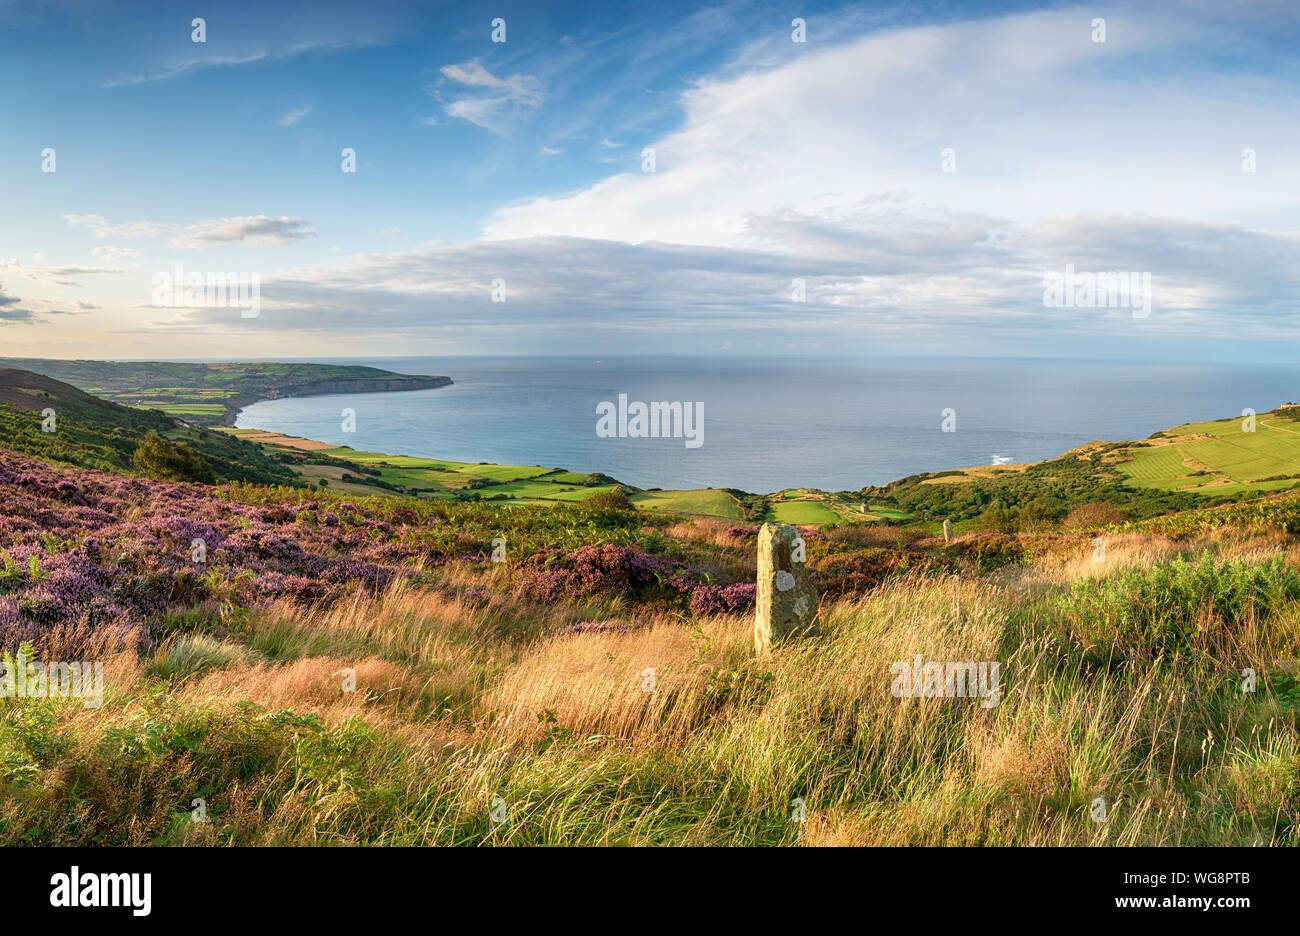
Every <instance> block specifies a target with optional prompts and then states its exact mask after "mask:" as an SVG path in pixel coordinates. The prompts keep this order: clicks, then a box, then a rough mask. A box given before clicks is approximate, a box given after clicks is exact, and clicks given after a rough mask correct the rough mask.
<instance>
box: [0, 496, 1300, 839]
mask: <svg viewBox="0 0 1300 936" xmlns="http://www.w3.org/2000/svg"><path fill="white" fill-rule="evenodd" d="M679 526H680V527H681V529H678V528H676V527H674V528H672V530H671V531H670V532H671V535H677V536H687V535H690V536H710V535H713V533H712V532H711V529H712V525H711V524H709V523H708V522H707V521H706V522H703V523H690V524H682V525H679ZM1291 549H1293V547H1292V546H1291V543H1290V541H1289V540H1287V539H1280V538H1278V537H1276V536H1268V537H1264V536H1248V535H1237V536H1231V535H1226V534H1216V536H1214V537H1209V538H1206V539H1205V540H1202V541H1199V542H1197V543H1191V544H1189V543H1186V542H1183V543H1177V542H1174V541H1172V540H1169V539H1165V538H1161V537H1144V536H1140V535H1137V534H1114V535H1111V536H1108V537H1107V561H1106V562H1105V563H1093V562H1092V561H1091V556H1090V553H1085V554H1083V555H1079V556H1063V557H1047V558H1044V559H1043V560H1041V561H1039V562H1037V563H1036V564H1033V565H1022V566H1013V567H1010V568H1008V569H1005V570H1002V571H1001V572H1000V573H999V574H997V575H994V576H991V577H989V578H988V579H985V580H975V579H971V578H966V577H959V576H946V577H940V578H919V577H909V578H901V579H897V580H894V581H893V582H892V584H890V585H887V586H885V587H882V588H880V589H878V590H876V591H875V592H873V593H871V594H870V595H867V596H865V597H860V598H855V599H851V600H839V601H828V602H826V603H824V604H823V607H822V612H821V614H822V635H821V636H820V637H818V638H815V639H810V640H807V641H803V642H800V643H792V644H787V645H784V646H780V647H778V648H777V650H776V651H775V652H774V653H772V654H771V655H770V656H768V657H765V658H763V659H754V658H753V657H752V650H751V647H752V643H751V627H752V621H751V620H750V619H749V618H748V617H747V616H718V617H713V618H708V619H705V620H698V621H688V620H682V619H679V618H677V617H669V616H663V615H660V616H655V615H649V616H647V615H646V614H644V613H639V614H638V615H637V619H638V621H639V622H640V623H641V624H643V625H644V626H641V627H636V628H633V629H631V630H629V631H628V632H626V633H618V632H585V633H577V634H569V633H562V629H563V627H564V626H565V625H566V624H571V623H575V622H577V621H582V620H591V619H593V618H595V619H599V620H604V621H610V622H612V623H624V624H627V623H631V617H630V616H629V615H626V614H625V613H623V612H624V610H625V609H624V608H623V606H622V603H621V602H619V601H607V602H603V603H599V604H598V605H583V606H572V605H560V606H535V605H528V604H525V603H522V602H520V601H519V600H518V599H517V598H513V597H510V596H509V595H508V593H507V592H506V591H505V590H504V589H503V586H504V584H505V579H504V578H503V577H502V574H501V571H500V570H491V569H489V570H479V569H469V568H460V567H456V566H452V567H448V568H447V569H446V570H445V574H442V575H441V577H440V578H439V580H438V581H437V587H436V588H428V587H418V586H408V585H395V586H394V587H392V588H391V589H389V590H388V591H387V592H386V593H385V594H384V595H383V596H381V597H380V598H377V599H366V598H364V597H356V598H353V599H350V600H349V601H347V602H342V603H339V604H336V605H334V606H332V607H328V608H316V609H303V608H300V607H296V606H294V605H292V604H289V603H279V604H275V605H273V606H271V607H269V608H266V609H263V610H262V611H260V612H258V613H256V614H254V615H253V617H252V619H251V620H250V621H249V622H248V626H247V630H246V631H245V632H241V633H238V634H231V635H227V636H223V637H221V638H219V639H218V638H212V637H206V636H202V635H188V636H185V635H183V636H178V637H176V638H174V639H172V640H169V641H168V642H167V643H166V644H165V645H164V646H163V647H161V648H160V649H159V651H158V653H157V655H156V658H155V659H154V660H153V661H150V660H147V659H142V658H140V657H137V656H135V655H134V654H131V653H124V654H119V655H117V656H115V657H113V658H112V659H111V660H110V665H109V666H108V667H106V670H107V672H108V673H109V691H108V693H107V696H106V699H105V704H104V705H103V707H102V708H99V709H84V708H81V707H74V706H69V705H63V706H53V705H51V706H49V707H48V712H49V716H48V719H47V720H45V721H42V719H43V718H45V716H44V715H42V716H40V717H37V716H38V714H39V713H38V712H36V710H35V709H32V710H31V711H30V712H28V713H27V714H25V715H24V716H23V717H24V719H26V720H25V721H24V722H22V724H24V725H26V726H27V727H26V728H24V729H22V730H24V731H26V732H28V734H27V735H20V734H15V733H14V732H16V731H18V730H19V729H18V728H16V727H15V725H17V724H18V723H17V722H14V721H12V720H9V721H4V722H0V732H3V733H0V741H2V742H3V744H4V745H6V747H5V750H7V751H10V752H11V756H10V757H9V760H7V761H5V762H4V763H5V765H6V766H5V768H4V769H6V770H8V771H10V772H11V774H10V777H11V779H10V781H9V782H10V783H11V784H12V783H13V782H14V781H13V780H12V778H13V777H15V776H18V777H22V778H24V779H23V781H22V784H20V785H19V786H17V787H10V788H11V789H13V790H18V791H19V792H17V793H15V794H13V795H10V796H8V797H5V798H0V829H5V830H10V831H8V832H6V833H4V836H5V837H9V838H12V836H13V834H14V833H13V832H12V830H13V829H17V828H27V829H33V828H34V829H37V830H39V831H40V840H42V841H49V842H70V841H97V842H103V843H107V842H110V841H111V842H121V843H150V842H156V843H171V844H194V845H200V844H222V843H242V844H306V843H315V844H360V843H372V844H431V843H442V844H463V843H468V844H491V843H537V842H564V843H587V844H616V843H617V844H661V843H675V844H747V843H748V844H752V843H759V844H805V845H883V844H909V845H910V844H930V845H952V844H1014V845H1043V844H1074V845H1114V844H1182V843H1205V844H1256V843H1258V844H1279V843H1289V844H1295V843H1296V834H1297V833H1296V829H1298V828H1300V753H1298V752H1300V741H1298V740H1297V737H1298V736H1297V716H1296V710H1295V708H1294V707H1291V706H1288V705H1287V704H1284V702H1283V701H1282V700H1281V698H1280V697H1274V696H1272V695H1268V694H1264V693H1261V694H1259V695H1257V696H1255V697H1246V696H1244V695H1243V694H1242V693H1240V692H1239V691H1237V690H1236V689H1235V682H1234V679H1235V675H1236V673H1237V672H1238V671H1239V670H1240V667H1241V666H1242V665H1244V664H1248V665H1251V666H1253V667H1256V668H1258V670H1259V672H1260V673H1261V674H1263V673H1267V672H1284V671H1286V670H1285V668H1286V666H1287V665H1288V663H1287V661H1291V664H1289V665H1291V670H1290V671H1291V672H1294V669H1295V668H1294V659H1295V657H1296V654H1297V648H1300V603H1296V602H1291V603H1288V604H1285V605H1284V606H1282V607H1281V608H1280V609H1278V610H1277V611H1276V612H1275V613H1273V614H1271V615H1270V616H1268V617H1264V616H1262V615H1248V616H1246V617H1245V618H1243V619H1242V621H1240V622H1239V626H1235V627H1234V628H1230V629H1227V630H1225V629H1224V628H1223V627H1222V626H1218V625H1221V624H1222V622H1217V624H1216V626H1217V629H1214V630H1213V634H1214V635H1215V636H1214V640H1213V641H1212V640H1211V639H1210V638H1209V637H1208V636H1207V637H1205V638H1204V639H1202V638H1201V637H1200V636H1198V634H1200V633H1201V631H1200V630H1198V629H1197V626H1198V619H1196V618H1192V619H1189V620H1188V621H1187V622H1186V623H1187V624H1188V626H1189V628H1190V630H1189V634H1191V636H1190V637H1189V647H1190V648H1191V649H1190V651H1189V653H1190V655H1189V656H1188V657H1186V658H1185V659H1182V660H1180V662H1179V663H1178V664H1177V665H1169V662H1168V661H1163V662H1157V663H1151V662H1140V663H1125V662H1124V661H1123V660H1122V659H1119V658H1118V657H1114V656H1113V651H1114V648H1115V647H1117V646H1118V644H1112V645H1110V651H1108V652H1107V653H1099V652H1098V650H1097V647H1095V646H1092V644H1089V642H1088V639H1087V638H1088V635H1087V634H1086V633H1084V632H1083V630H1081V628H1083V627H1084V623H1086V622H1083V623H1079V622H1076V625H1077V626H1076V629H1075V630H1074V631H1062V630H1060V629H1059V628H1058V629H1053V627H1051V626H1049V624H1050V614H1049V611H1050V599H1051V596H1052V595H1054V594H1057V593H1058V592H1059V590H1060V589H1061V588H1062V587H1063V586H1065V585H1067V584H1068V583H1070V582H1075V581H1092V580H1097V579H1100V578H1102V577H1104V576H1107V575H1114V574H1116V573H1117V572H1118V571H1120V570H1124V569H1134V568H1136V569H1150V568H1153V567H1155V566H1157V565H1158V564H1160V563H1164V562H1167V561H1168V560H1170V559H1172V558H1174V557H1176V556H1179V555H1186V554H1188V553H1195V552H1197V551H1206V550H1210V551H1213V552H1214V554H1215V555H1216V556H1219V557H1221V558H1222V559H1238V558H1239V559H1244V560H1247V561H1253V560H1254V559H1257V558H1266V557H1268V556H1275V555H1277V554H1278V553H1279V552H1285V553H1287V554H1288V555H1289V553H1290V550H1291ZM472 585H479V586H487V587H488V589H489V591H490V597H489V598H488V599H487V600H482V599H480V598H469V597H465V596H464V595H462V594H461V593H460V592H461V591H463V589H464V588H467V587H469V586H472ZM1209 623H1216V622H1209ZM1207 627H1208V624H1207ZM1205 633H1206V634H1209V633H1211V630H1205ZM1214 641H1218V642H1217V643H1215V642H1214ZM1093 643H1095V644H1097V645H1098V646H1101V645H1102V644H1104V639H1103V636H1100V635H1098V636H1096V638H1095V639H1094V640H1093ZM1108 653H1109V654H1110V655H1108ZM917 655H920V656H921V657H922V658H924V659H925V660H927V661H930V660H939V661H945V660H948V661H963V660H971V661H997V662H999V664H1000V667H1001V683H1000V696H999V698H998V702H997V704H996V705H995V706H991V707H984V706H982V705H981V704H980V700H979V699H949V698H930V699H927V698H895V697H894V696H893V694H892V693H891V685H892V677H891V672H890V670H891V666H892V665H893V664H894V663H895V662H897V661H911V660H913V659H914V658H915V657H916V656H917ZM1243 661H1244V664H1243ZM345 670H352V671H354V672H355V679H356V691H355V692H344V691H343V677H344V671H345ZM651 670H653V682H652V683H651V682H650V673H649V671H651ZM248 703H254V705H252V706H249V705H248ZM41 711H45V710H44V709H42V710H41ZM6 712H10V710H6ZM11 714H12V713H11ZM313 719H315V720H314V721H313ZM32 726H37V727H36V728H33V727H32ZM33 731H35V732H36V734H35V735H32V732H33ZM24 738H25V739H26V740H23V739H24ZM33 738H35V740H33ZM15 739H17V740H15ZM13 771H19V773H13ZM72 778H76V783H75V784H74V783H72ZM200 791H202V792H200ZM196 795H203V796H204V797H205V799H206V800H207V802H208V809H209V811H210V812H211V814H212V815H213V817H214V818H213V821H212V822H211V823H209V824H207V825H199V824H194V823H190V822H189V813H188V809H189V807H188V804H189V801H190V799H191V798H192V797H193V796H196ZM1096 797H1103V798H1105V799H1106V801H1107V804H1108V809H1109V815H1110V818H1109V819H1108V820H1107V821H1106V822H1105V823H1096V822H1093V821H1091V820H1090V819H1089V817H1088V813H1089V804H1090V803H1091V802H1092V801H1093V800H1094V799H1095V798H1096ZM796 799H798V800H802V802H803V804H804V807H805V808H806V821H803V822H795V821H791V813H792V808H793V806H792V804H793V803H794V801H795V800H796ZM498 808H499V809H500V810H501V812H502V813H503V814H504V816H505V821H502V822H495V821H493V819H492V815H493V811H494V809H498Z"/></svg>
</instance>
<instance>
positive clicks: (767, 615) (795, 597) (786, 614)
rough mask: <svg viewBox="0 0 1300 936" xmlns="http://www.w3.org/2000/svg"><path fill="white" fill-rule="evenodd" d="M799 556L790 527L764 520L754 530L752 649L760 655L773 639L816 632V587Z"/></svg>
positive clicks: (799, 541) (798, 541) (794, 532)
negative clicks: (755, 565)
mask: <svg viewBox="0 0 1300 936" xmlns="http://www.w3.org/2000/svg"><path fill="white" fill-rule="evenodd" d="M803 557H804V544H803V539H802V537H800V536H799V531H798V530H796V529H795V528H794V527H792V526H790V525H788V524H773V523H765V524H763V528H762V529H761V530H759V531H758V599H757V604H756V606H755V610H754V650H755V652H756V653H758V654H759V655H760V656H761V655H762V654H765V653H767V652H768V651H769V650H770V649H771V647H772V643H773V642H774V641H779V640H782V639H785V638H787V637H790V638H794V637H804V636H810V635H814V634H817V633H819V629H818V627H817V624H816V621H815V618H816V615H817V589H816V588H814V587H813V584H812V580H811V579H810V578H809V576H808V564H807V562H805V561H803ZM778 595H779V596H780V597H779V598H778V597H777V596H778Z"/></svg>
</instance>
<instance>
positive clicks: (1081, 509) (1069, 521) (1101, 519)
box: [1061, 503, 1128, 530]
mask: <svg viewBox="0 0 1300 936" xmlns="http://www.w3.org/2000/svg"><path fill="white" fill-rule="evenodd" d="M1127 519H1128V514H1127V513H1125V512H1124V511H1123V510H1120V509H1119V508H1118V507H1116V506H1115V505H1114V504H1106V503H1095V504H1080V505H1079V506H1078V507H1075V508H1074V509H1073V510H1071V511H1070V512H1069V513H1068V514H1066V516H1065V520H1064V521H1062V523H1061V525H1062V526H1063V527H1065V528H1066V529H1067V530H1095V529H1098V528H1099V527H1107V526H1113V525H1115V524H1117V523H1123V522H1124V521H1125V520H1127Z"/></svg>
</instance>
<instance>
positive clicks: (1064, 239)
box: [0, 0, 1300, 362]
mask: <svg viewBox="0 0 1300 936" xmlns="http://www.w3.org/2000/svg"><path fill="white" fill-rule="evenodd" d="M192 6H193V10H189V9H185V10H181V9H180V8H179V7H177V6H176V5H175V4H172V3H155V4H148V3H118V2H111V0H75V2H74V0H60V2H51V3H42V2H33V0H0V120H3V123H4V128H5V133H4V136H3V144H2V145H0V355H3V356H40V357H85V358H160V359H161V358H171V359H196V358H200V359H213V358H234V359H245V360H247V359H259V360H265V359H273V358H277V357H278V358H298V359H301V358H308V357H312V356H319V357H322V358H330V359H338V358H346V357H367V356H371V357H374V356H385V357H391V356H399V355H465V354H541V355H552V354H555V355H558V354H592V355H595V356H601V355H606V356H608V355H616V354H621V353H623V354H644V353H654V354H699V355H718V354H722V355H726V354H734V355H742V356H747V355H772V354H781V355H803V356H809V357H817V356H824V357H832V356H833V357H846V356H847V357H862V358H864V359H869V358H872V357H882V356H894V355H900V356H901V355H908V356H916V355H924V356H936V357H943V356H956V357H961V356H979V355H984V356H1000V357H1044V358H1050V357H1092V358H1101V359H1116V360H1132V361H1159V362H1163V361H1215V360H1220V361H1241V362H1250V361H1260V362H1264V361H1268V362H1287V361H1290V360H1293V359H1294V358H1295V355H1296V353H1297V352H1298V351H1300V331H1298V330H1297V325H1296V323H1297V321H1298V318H1297V315H1298V313H1300V220H1298V219H1300V120H1297V113H1298V112H1297V105H1296V102H1297V101H1298V100H1300V55H1298V54H1297V50H1300V6H1297V5H1296V4H1295V3H1294V0H1278V2H1270V0H1256V2H1251V3H1241V4H1234V3H1228V2H1223V0H1190V2H1162V0H1154V2H1140V3H1139V2H1133V3H1119V4H1108V3H1088V4H1082V5H1079V4H1057V3H1052V4H1043V3H1026V2H1020V3H1013V2H1006V3H992V2H989V3H958V2H943V3H938V2H936V3H906V4H894V3H889V4H882V3H859V4H853V3H849V4H843V3H804V2H788V0H782V2H777V3H768V2H761V0H755V2H721V3H716V4H705V3H688V4H683V3H673V2H662V3H653V4H648V3H631V2H617V0H601V2H592V3H568V2H566V3H546V2H536V0H532V2H524V3H510V2H498V0H491V2H490V3H455V2H446V3H413V2H412V3H384V2H372V3H366V4H358V3H355V2H347V3H335V2H332V0H310V2H304V3H296V2H292V0H286V2H277V3H266V2H258V3H219V2H212V0H204V2H203V3H199V4H193V5H192ZM195 17H202V20H203V22H202V24H201V27H200V26H196V25H195V23H194V18H195ZM200 38H201V39H202V40H203V41H201V42H200V41H196V39H200ZM494 40H497V41H494ZM500 40H504V41H500ZM349 153H351V154H353V156H352V157H351V158H350V159H349V157H348V154H349ZM349 168H354V169H355V171H345V170H347V169H349ZM178 266H179V267H180V270H181V272H182V273H183V274H190V275H193V274H199V275H200V276H202V277H207V276H209V275H212V274H234V275H236V276H238V275H241V274H242V275H243V276H244V277H245V282H246V283H248V284H250V286H249V288H250V289H251V288H252V286H251V284H253V283H256V285H257V294H256V295H257V297H258V302H257V303H256V306H257V308H256V310H255V311H256V314H255V315H254V314H250V312H251V310H250V309H249V308H247V305H248V304H247V303H246V304H245V306H246V307H244V308H238V307H232V304H231V303H229V302H224V301H222V298H221V296H220V295H207V294H196V295H194V296H190V297H186V296H185V295H184V293H179V294H171V295H169V294H168V291H167V290H166V289H165V288H162V289H160V286H163V287H165V285H166V284H167V283H168V282H169V278H174V277H175V275H176V272H177V267H178ZM1067 269H1071V270H1073V271H1074V272H1075V274H1076V275H1087V274H1099V273H1112V272H1113V273H1125V274H1133V275H1134V278H1133V279H1132V280H1131V282H1132V283H1133V285H1134V293H1133V295H1132V296H1126V297H1124V301H1123V302H1121V303H1119V304H1118V305H1108V304H1107V303H1106V302H1104V301H1101V302H1098V301H1097V300H1096V299H1095V297H1093V296H1089V295H1088V294H1087V293H1086V292H1085V293H1078V294H1075V293H1074V290H1073V289H1071V290H1069V291H1070V293H1071V297H1070V298H1071V299H1072V300H1077V301H1064V300H1062V301H1060V302H1058V301H1056V300H1055V299H1051V300H1049V299H1048V292H1049V290H1048V286H1049V284H1051V283H1052V282H1053V277H1056V278H1058V279H1060V278H1063V277H1064V276H1065V275H1066V272H1067ZM1077 282H1083V280H1079V281H1077ZM1125 282H1129V279H1128V278H1127V277H1126V279H1125ZM1141 283H1149V287H1145V286H1144V287H1141V289H1139V284H1141ZM1145 290H1149V291H1145ZM1139 292H1141V294H1142V295H1145V296H1147V297H1148V298H1149V303H1146V304H1143V303H1141V302H1139V300H1138V298H1137V297H1138V295H1139ZM494 300H495V301H494Z"/></svg>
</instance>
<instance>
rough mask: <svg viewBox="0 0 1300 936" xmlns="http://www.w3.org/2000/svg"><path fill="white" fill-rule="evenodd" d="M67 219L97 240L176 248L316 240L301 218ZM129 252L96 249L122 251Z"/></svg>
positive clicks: (71, 215) (267, 245) (117, 249)
mask: <svg viewBox="0 0 1300 936" xmlns="http://www.w3.org/2000/svg"><path fill="white" fill-rule="evenodd" d="M64 218H65V219H66V220H67V221H68V223H69V224H71V225H72V226H73V227H82V228H86V229H87V230H89V231H91V232H93V233H94V235H95V236H96V237H98V238H101V239H103V238H107V237H114V238H122V239H125V240H135V239H156V238H161V237H170V238H171V244H172V246H173V247H181V248H190V249H202V248H206V247H216V246H220V245H222V244H243V245H245V246H254V247H274V246H281V245H284V244H289V243H292V242H294V241H296V240H300V239H302V238H304V237H314V236H315V235H316V231H315V230H314V229H313V228H312V227H311V226H310V225H308V224H307V223H306V222H305V221H304V220H303V219H302V218H288V217H280V218H270V217H267V216H266V215H252V216H245V217H237V218H215V219H212V220H208V221H198V222H196V223H194V224H186V225H180V224H173V223H170V222H155V221H136V222H131V223H128V224H111V223H109V221H108V219H107V218H105V217H104V216H103V215H98V214H85V215H79V214H69V215H64ZM125 249H129V248H116V247H110V248H96V253H98V251H100V250H114V251H121V250H125Z"/></svg>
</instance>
